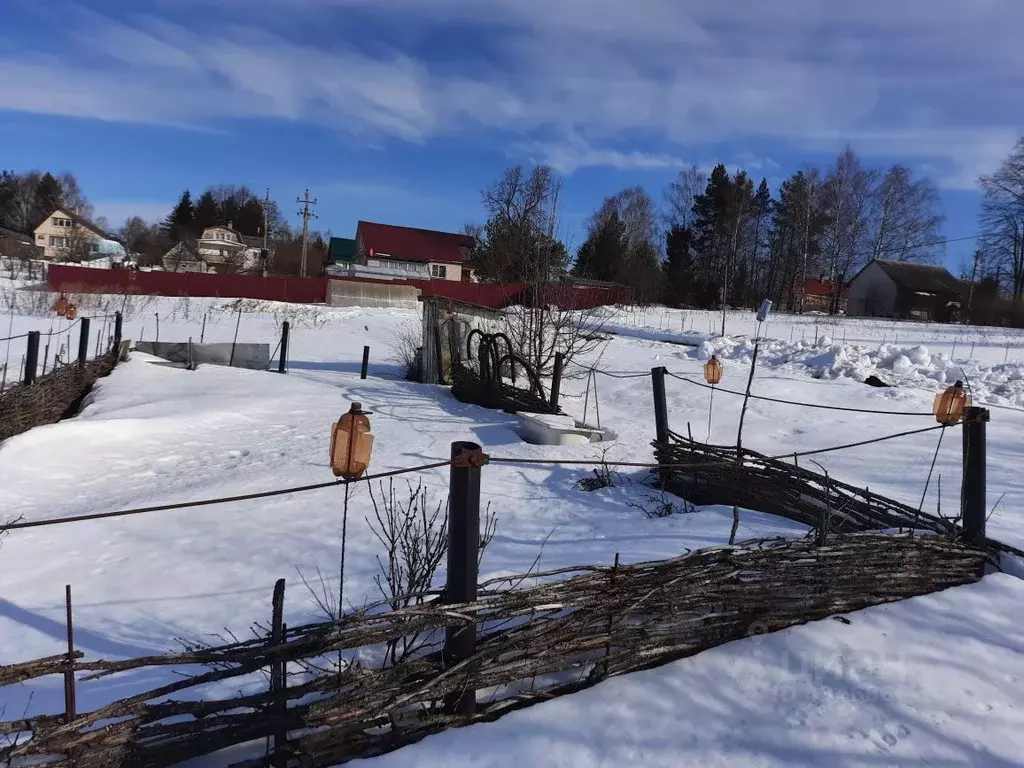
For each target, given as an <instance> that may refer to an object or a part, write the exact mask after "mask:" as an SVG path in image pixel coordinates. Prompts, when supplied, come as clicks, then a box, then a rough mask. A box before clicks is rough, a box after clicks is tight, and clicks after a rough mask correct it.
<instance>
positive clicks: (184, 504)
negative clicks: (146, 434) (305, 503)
mask: <svg viewBox="0 0 1024 768" xmlns="http://www.w3.org/2000/svg"><path fill="white" fill-rule="evenodd" d="M451 463H452V462H451V459H447V460H445V461H437V462H434V463H432V464H422V465H420V466H418V467H407V468H405V469H396V470H393V471H391V472H379V473H378V474H376V475H367V476H365V477H360V478H358V479H356V480H328V481H326V482H322V483H312V484H311V485H298V486H294V487H291V488H278V489H275V490H273V491H260V492H257V493H244V494H240V495H238V496H223V497H220V498H216V499H200V500H199V501H181V502H176V503H173V504H157V505H155V506H151V507H137V508H135V509H122V510H119V511H117V512H97V513H94V514H88V515H71V516H70V517H58V518H54V519H52V520H30V521H27V522H19V523H11V524H9V525H4V526H0V532H3V531H18V530H23V529H26V528H42V527H45V526H49V525H60V524H63V523H79V522H83V521H86V520H104V519H107V518H112V517H129V516H131V515H143V514H147V513H149V512H167V511H169V510H175V509H189V508H191V507H208V506H212V505H214V504H229V503H231V502H235V501H251V500H253V499H266V498H271V497H273V496H287V495H290V494H294V493H306V492H307V491H316V490H320V489H321V488H332V487H335V486H344V485H351V484H352V483H363V482H369V481H370V480H379V479H383V478H385V477H396V476H398V475H405V474H409V473H411V472H425V471H427V470H429V469H437V468H438V467H447V466H448V465H450V464H451Z"/></svg>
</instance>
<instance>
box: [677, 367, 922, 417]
mask: <svg viewBox="0 0 1024 768" xmlns="http://www.w3.org/2000/svg"><path fill="white" fill-rule="evenodd" d="M665 373H667V374H668V375H669V376H671V377H672V378H673V379H678V380H679V381H685V382H686V383H687V384H693V385H694V386H696V387H702V388H704V389H711V385H710V384H702V383H701V382H699V381H694V380H693V379H690V378H687V377H686V376H682V375H680V374H678V373H672V371H669V370H666V371H665ZM715 390H716V391H718V392H726V393H728V394H730V395H739V396H741V397H742V396H744V395H745V394H746V393H744V392H739V391H737V390H735V389H725V388H723V387H720V386H716V387H715ZM750 399H751V400H764V401H766V402H769V403H781V404H783V405H797V406H800V407H802V408H817V409H820V410H823V411H846V412H849V413H873V414H877V415H880V416H934V414H933V413H930V412H925V411H881V410H876V409H873V408H851V407H849V406H845V405H824V404H822V403H801V402H797V401H795V400H782V399H781V398H778V397H768V396H766V395H755V394H753V393H751V394H750Z"/></svg>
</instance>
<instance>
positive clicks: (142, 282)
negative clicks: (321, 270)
mask: <svg viewBox="0 0 1024 768" xmlns="http://www.w3.org/2000/svg"><path fill="white" fill-rule="evenodd" d="M48 282H49V285H50V289H51V290H54V291H64V292H66V293H138V294H144V295H148V296H210V297H216V298H225V299H268V300H270V301H292V302H297V303H302V304H317V303H319V304H323V303H324V301H325V299H326V296H327V279H326V278H323V277H259V276H256V275H216V274H200V273H198V272H138V271H136V270H134V269H91V268H89V267H70V266H66V265H63V264H54V265H52V266H51V267H50V272H49V278H48Z"/></svg>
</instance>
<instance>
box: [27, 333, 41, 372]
mask: <svg viewBox="0 0 1024 768" xmlns="http://www.w3.org/2000/svg"><path fill="white" fill-rule="evenodd" d="M41 336H42V334H41V333H40V332H39V331H29V332H28V349H26V350H25V384H34V383H35V380H36V369H37V368H38V367H39V339H40V337H41Z"/></svg>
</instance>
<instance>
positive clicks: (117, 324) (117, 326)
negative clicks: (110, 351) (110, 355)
mask: <svg viewBox="0 0 1024 768" xmlns="http://www.w3.org/2000/svg"><path fill="white" fill-rule="evenodd" d="M122 319H123V318H122V317H121V313H120V312H115V313H114V353H115V354H116V355H117V359H119V358H120V357H121V335H122V333H123V329H122V327H121V322H122Z"/></svg>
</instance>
